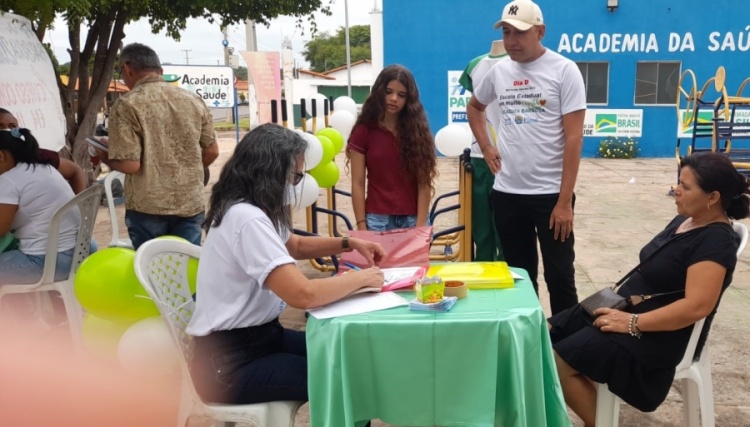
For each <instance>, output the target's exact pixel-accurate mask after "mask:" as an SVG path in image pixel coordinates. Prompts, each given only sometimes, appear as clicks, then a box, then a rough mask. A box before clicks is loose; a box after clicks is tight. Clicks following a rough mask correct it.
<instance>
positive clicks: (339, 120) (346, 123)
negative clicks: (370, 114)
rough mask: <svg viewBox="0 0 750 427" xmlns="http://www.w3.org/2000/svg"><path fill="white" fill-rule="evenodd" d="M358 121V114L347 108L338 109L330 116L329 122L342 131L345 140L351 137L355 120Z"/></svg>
mask: <svg viewBox="0 0 750 427" xmlns="http://www.w3.org/2000/svg"><path fill="white" fill-rule="evenodd" d="M356 121H357V116H356V115H354V114H352V113H350V112H349V111H346V110H336V111H334V112H333V114H331V116H330V117H329V118H328V124H329V125H331V127H332V128H334V129H336V130H337V131H339V132H341V136H343V137H344V141H346V140H347V139H349V135H350V134H351V133H352V128H353V127H354V122H356Z"/></svg>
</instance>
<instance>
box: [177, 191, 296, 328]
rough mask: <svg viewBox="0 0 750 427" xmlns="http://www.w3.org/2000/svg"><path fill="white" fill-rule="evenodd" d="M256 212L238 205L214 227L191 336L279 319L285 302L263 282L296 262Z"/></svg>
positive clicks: (206, 250)
mask: <svg viewBox="0 0 750 427" xmlns="http://www.w3.org/2000/svg"><path fill="white" fill-rule="evenodd" d="M288 239H289V232H288V231H287V232H285V233H282V235H279V233H278V232H277V231H276V229H275V228H274V227H273V223H271V220H270V219H269V218H268V217H267V216H266V214H265V213H263V211H261V210H260V209H259V208H258V207H256V206H254V205H251V204H249V203H238V204H235V205H233V206H231V207H230V208H229V209H227V212H226V215H224V218H223V219H222V221H221V224H220V225H219V226H218V227H212V228H211V229H210V230H209V232H208V235H207V236H206V241H205V242H204V243H203V247H202V248H201V259H200V263H199V264H198V288H197V290H196V307H195V312H194V313H193V317H192V319H191V320H190V323H189V324H188V327H187V333H188V334H190V335H193V336H205V335H208V334H210V333H211V332H213V331H223V330H230V329H239V328H246V327H248V326H257V325H262V324H264V323H268V322H270V321H272V320H273V319H275V318H277V317H279V315H280V314H281V312H282V311H283V310H284V307H286V303H285V302H284V301H283V300H282V299H281V298H279V297H278V296H277V295H276V294H274V293H273V292H272V291H271V290H270V289H268V287H266V284H265V281H266V279H267V278H268V275H269V274H270V273H271V272H272V271H273V270H274V269H275V268H276V267H279V266H281V265H285V264H294V263H296V261H295V260H294V258H292V257H291V256H290V255H289V251H287V249H286V246H285V242H286V241H287V240H288Z"/></svg>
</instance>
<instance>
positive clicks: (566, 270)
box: [490, 190, 578, 314]
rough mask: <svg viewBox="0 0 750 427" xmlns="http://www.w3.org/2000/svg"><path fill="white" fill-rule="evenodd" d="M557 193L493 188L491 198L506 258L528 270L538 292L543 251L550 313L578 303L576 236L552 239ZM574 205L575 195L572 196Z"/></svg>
mask: <svg viewBox="0 0 750 427" xmlns="http://www.w3.org/2000/svg"><path fill="white" fill-rule="evenodd" d="M558 197H559V195H558V194H545V195H521V194H508V193H502V192H499V191H495V190H493V191H492V193H491V194H490V202H491V203H492V207H493V210H494V213H495V226H496V227H497V233H498V235H499V237H500V243H501V244H502V247H503V254H504V255H505V261H507V262H508V265H510V266H512V267H520V268H523V269H524V270H526V271H527V272H528V273H529V277H530V278H531V281H532V283H533V284H534V290H536V292H537V294H538V293H539V284H538V283H537V276H538V274H539V254H538V253H537V249H536V248H537V239H538V240H539V247H540V249H541V251H542V263H543V265H544V280H545V281H546V282H547V289H548V291H549V296H550V303H551V306H552V314H556V313H559V312H561V311H563V310H565V309H566V308H568V307H572V306H573V305H575V304H576V303H578V295H577V293H576V286H575V267H574V266H573V261H574V260H575V250H574V248H573V246H574V242H575V239H574V238H573V233H570V237H569V238H567V239H565V242H561V241H560V240H559V239H558V240H555V239H554V229H550V228H549V220H550V216H551V214H552V209H554V207H555V204H556V203H557V199H558ZM573 204H574V205H575V195H574V196H573Z"/></svg>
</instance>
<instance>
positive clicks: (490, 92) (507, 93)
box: [474, 49, 586, 194]
mask: <svg viewBox="0 0 750 427" xmlns="http://www.w3.org/2000/svg"><path fill="white" fill-rule="evenodd" d="M474 96H475V97H476V98H477V100H478V101H479V102H481V103H482V104H484V105H490V104H491V103H494V104H496V105H497V106H498V107H499V108H500V115H501V120H500V122H499V124H498V129H497V131H498V135H497V136H498V149H499V151H500V156H501V157H502V168H501V170H500V173H498V174H496V175H495V183H494V185H493V188H494V189H495V190H497V191H502V192H504V193H511V194H557V193H559V192H560V183H561V180H562V166H563V149H564V148H565V136H564V134H563V126H562V118H563V116H564V115H565V114H568V113H572V112H574V111H579V110H585V109H586V89H585V85H584V82H583V76H581V72H580V70H579V69H578V66H577V65H576V64H575V62H573V61H571V60H569V59H567V58H565V57H563V56H562V55H560V54H559V53H557V52H553V51H551V50H549V49H546V50H545V52H544V54H542V56H540V57H539V58H537V59H536V60H534V61H532V62H528V63H520V62H516V61H513V60H511V59H510V57H505V58H503V59H501V60H499V61H497V63H496V64H495V65H494V66H493V67H492V68H491V69H490V71H489V72H488V73H487V75H486V76H485V78H484V79H482V80H481V81H480V82H479V84H478V85H477V86H476V87H475V90H474Z"/></svg>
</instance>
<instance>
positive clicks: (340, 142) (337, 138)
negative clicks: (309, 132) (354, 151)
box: [315, 128, 344, 154]
mask: <svg viewBox="0 0 750 427" xmlns="http://www.w3.org/2000/svg"><path fill="white" fill-rule="evenodd" d="M315 136H325V137H326V138H328V139H330V140H331V142H332V143H333V149H334V151H335V152H336V154H338V153H340V152H341V150H343V149H344V137H343V136H341V132H339V131H337V130H336V129H334V128H323V129H321V130H319V131H318V133H317V134H315Z"/></svg>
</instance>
